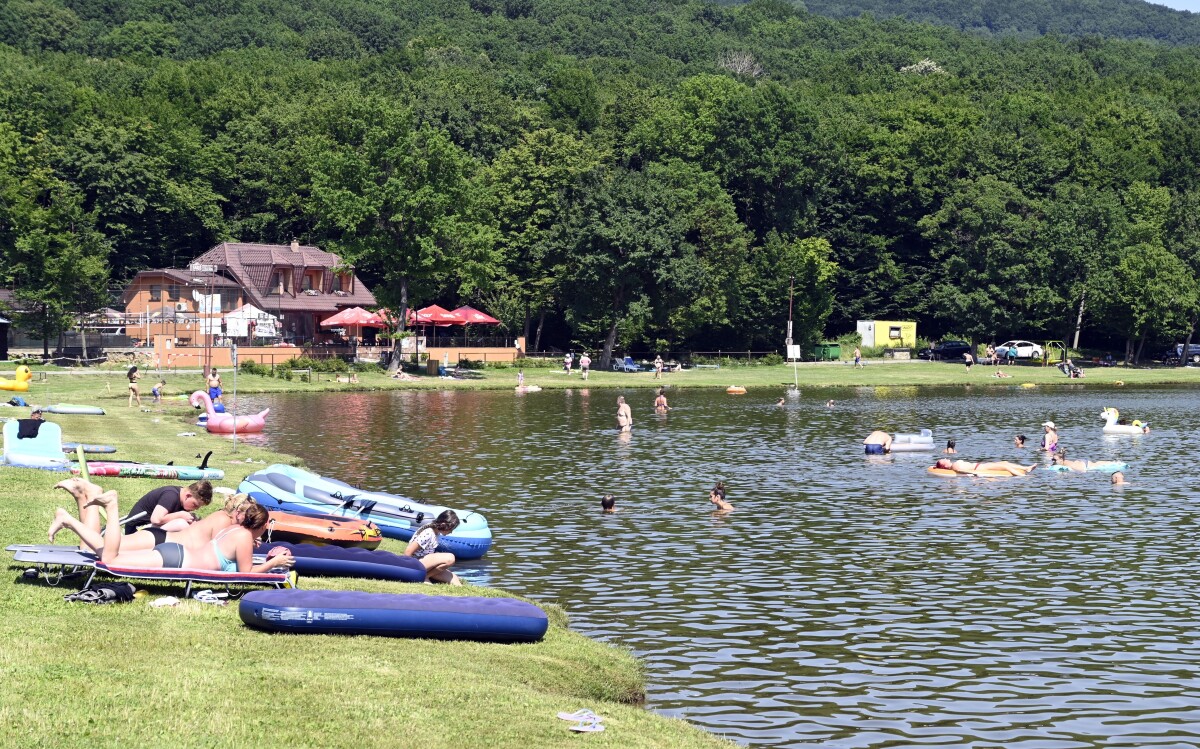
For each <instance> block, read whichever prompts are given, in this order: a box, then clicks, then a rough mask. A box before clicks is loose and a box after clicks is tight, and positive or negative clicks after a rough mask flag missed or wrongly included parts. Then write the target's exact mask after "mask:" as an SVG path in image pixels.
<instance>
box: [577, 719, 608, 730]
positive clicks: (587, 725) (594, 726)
mask: <svg viewBox="0 0 1200 749" xmlns="http://www.w3.org/2000/svg"><path fill="white" fill-rule="evenodd" d="M570 728H571V730H572V731H577V732H578V733H600V732H601V731H603V730H604V725H603V724H602V723H601V722H600V721H599V720H598V719H596V718H594V717H593V718H592V719H591V720H581V721H579V722H578V723H576V724H575V725H573V726H570Z"/></svg>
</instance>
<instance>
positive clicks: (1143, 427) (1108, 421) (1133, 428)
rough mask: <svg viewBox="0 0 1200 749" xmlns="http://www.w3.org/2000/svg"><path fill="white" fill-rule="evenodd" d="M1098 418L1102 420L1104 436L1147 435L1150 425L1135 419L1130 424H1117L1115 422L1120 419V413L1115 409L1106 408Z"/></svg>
mask: <svg viewBox="0 0 1200 749" xmlns="http://www.w3.org/2000/svg"><path fill="white" fill-rule="evenodd" d="M1100 418H1102V419H1104V429H1103V430H1102V431H1103V432H1104V433H1105V434H1149V433H1150V423H1149V422H1141V421H1137V420H1136V419H1135V420H1134V422H1133V423H1132V424H1118V423H1117V420H1118V419H1120V418H1121V412H1120V411H1118V410H1117V409H1115V408H1106V409H1104V410H1103V411H1101V412H1100Z"/></svg>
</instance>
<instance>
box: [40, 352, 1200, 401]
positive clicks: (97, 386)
mask: <svg viewBox="0 0 1200 749" xmlns="http://www.w3.org/2000/svg"><path fill="white" fill-rule="evenodd" d="M42 369H45V370H46V371H48V372H50V373H51V374H50V375H48V379H47V381H46V382H45V383H41V382H35V384H34V386H33V388H32V390H31V394H30V395H26V396H25V399H26V400H27V401H29V402H30V403H57V402H60V401H61V402H77V401H78V402H90V399H95V400H96V401H98V402H105V403H108V404H112V403H113V402H114V401H121V402H124V401H125V399H126V381H125V377H124V370H121V371H116V370H101V371H100V372H97V371H96V370H90V372H91V373H90V374H74V373H69V372H70V370H63V369H60V368H56V367H49V368H43V367H36V368H35V370H42ZM1000 369H1001V370H1002V371H1003V372H1004V373H1006V374H1010V375H1011V377H1007V378H997V377H995V376H993V375H994V373H995V371H996V368H995V367H990V366H983V365H976V366H975V367H973V368H972V369H971V371H969V372H968V371H967V370H966V367H964V366H963V365H962V364H958V363H947V362H926V361H909V362H890V361H871V362H868V363H867V365H866V366H865V367H863V368H861V369H859V368H855V367H854V366H852V365H851V364H850V363H849V362H829V363H812V362H809V363H803V364H799V365H798V366H797V367H796V368H795V373H793V368H792V366H791V365H787V364H785V365H775V366H731V367H722V368H720V369H689V370H683V371H680V372H671V373H666V374H664V375H663V378H662V379H661V380H655V379H654V374H653V373H652V372H633V373H622V372H611V371H599V370H593V371H592V373H591V375H590V377H589V378H588V380H587V381H586V383H585V382H584V381H583V379H582V378H581V377H580V375H579V372H578V370H577V369H576V370H572V372H571V375H570V376H569V377H568V376H567V375H566V374H564V373H563V371H562V369H561V367H559V368H545V367H526V368H524V369H523V371H524V373H525V384H526V385H538V386H540V387H542V388H543V389H547V390H553V389H565V388H580V387H588V388H654V387H658V386H660V385H665V386H667V387H668V388H726V387H728V386H730V385H741V386H744V387H746V388H747V389H749V390H750V391H751V392H754V391H755V390H759V391H761V390H763V389H770V390H772V391H774V390H778V389H779V388H786V387H789V386H791V384H792V382H793V378H795V380H797V381H798V382H799V385H800V387H801V388H843V387H871V386H913V385H927V386H967V385H969V386H971V387H1013V386H1016V385H1037V386H1052V385H1054V386H1069V387H1072V388H1087V387H1117V386H1120V385H1189V384H1200V367H1182V368H1181V367H1150V368H1138V367H1124V366H1116V367H1090V368H1086V369H1085V373H1086V374H1085V376H1084V377H1083V378H1081V379H1074V380H1072V379H1068V378H1067V377H1066V376H1065V375H1063V374H1062V373H1061V372H1059V371H1058V370H1057V369H1055V368H1054V367H1042V366H1037V365H1033V364H1018V365H1013V366H1004V367H1001V368H1000ZM64 372H67V373H64ZM473 374H474V376H472V377H471V378H468V379H453V378H445V377H430V376H428V375H414V377H415V379H413V380H394V379H391V378H390V377H388V376H387V375H386V374H383V373H381V372H364V373H359V374H358V375H357V377H358V380H359V382H358V383H357V384H351V383H344V382H337V381H336V379H335V375H332V374H325V373H314V374H313V375H312V378H311V380H310V381H308V382H305V381H302V379H301V377H300V376H299V375H296V376H295V377H293V379H291V380H286V379H282V378H275V377H264V376H261V375H247V374H241V373H239V374H238V377H237V389H238V392H239V393H269V392H327V391H338V390H348V391H355V390H359V391H362V390H447V389H448V390H505V389H512V388H514V387H515V386H516V378H517V369H515V368H504V369H493V368H488V369H482V370H478V371H476V372H475V373H473ZM163 376H164V377H165V379H166V380H167V393H168V394H169V396H170V397H169V398H168V400H167V403H181V402H182V401H181V400H180V399H178V397H177V396H179V395H181V394H188V393H191V392H193V391H194V390H197V389H200V387H201V386H203V384H204V381H203V378H202V377H201V376H200V375H199V374H198V373H196V372H191V373H180V374H172V373H170V372H165V373H164V375H163ZM221 376H222V377H223V380H224V385H225V389H226V390H227V391H229V390H232V388H233V372H232V370H226V371H223V372H222V373H221ZM157 380H158V376H157V375H156V374H154V373H153V372H147V373H146V376H145V377H144V378H143V379H142V391H143V395H142V402H143V404H149V403H150V401H151V398H150V397H149V393H150V389H151V388H152V387H153V385H154V383H155V382H157Z"/></svg>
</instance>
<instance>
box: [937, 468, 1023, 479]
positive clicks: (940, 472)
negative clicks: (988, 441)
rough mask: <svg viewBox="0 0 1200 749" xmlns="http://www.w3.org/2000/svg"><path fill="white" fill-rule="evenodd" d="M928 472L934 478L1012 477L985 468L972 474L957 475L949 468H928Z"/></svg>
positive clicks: (1005, 472) (956, 472)
mask: <svg viewBox="0 0 1200 749" xmlns="http://www.w3.org/2000/svg"><path fill="white" fill-rule="evenodd" d="M928 470H929V472H930V473H932V474H933V475H934V476H981V477H983V478H1009V477H1011V476H1012V474H1011V473H1009V472H1008V471H996V470H989V469H985V468H981V469H979V470H978V471H975V472H973V473H959V472H958V471H955V470H953V469H950V468H938V467H936V466H930V467H929V469H928Z"/></svg>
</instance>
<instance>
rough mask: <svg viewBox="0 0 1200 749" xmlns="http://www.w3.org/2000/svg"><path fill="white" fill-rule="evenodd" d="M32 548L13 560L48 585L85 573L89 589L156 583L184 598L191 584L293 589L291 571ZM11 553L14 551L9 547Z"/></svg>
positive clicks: (70, 549) (17, 548) (21, 552)
mask: <svg viewBox="0 0 1200 749" xmlns="http://www.w3.org/2000/svg"><path fill="white" fill-rule="evenodd" d="M30 546H33V548H28V547H27V548H24V549H21V548H20V545H15V548H16V550H14V551H13V559H14V560H16V561H17V562H20V563H22V564H32V565H36V569H37V570H38V576H39V577H41V578H42V579H44V580H45V581H46V582H48V583H49V584H51V585H58V584H59V583H60V582H61V581H62V580H63V579H65V578H67V577H73V576H76V575H79V574H82V573H83V572H87V573H89V574H88V578H87V581H86V582H84V587H87V586H88V585H91V583H92V580H93V579H94V578H95V577H96V574H97V573H99V574H103V575H109V576H112V577H120V578H127V579H132V580H159V581H165V582H182V583H184V584H185V587H184V593H183V595H184V597H185V598H186V597H188V596H190V595H191V594H192V584H193V583H201V584H204V585H214V586H224V587H225V588H226V589H227V590H228V588H229V587H230V586H232V585H243V586H252V587H270V588H289V587H296V579H295V577H294V576H293V575H292V573H291V572H290V571H285V572H216V571H213V570H189V569H162V568H158V569H146V568H143V567H116V566H111V565H107V564H104V563H103V562H100V561H99V560H98V558H97V557H96V555H95V554H91V553H88V552H84V551H80V550H79V549H78V548H75V547H50V546H34V545H30ZM9 549H10V550H11V549H14V547H9Z"/></svg>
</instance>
